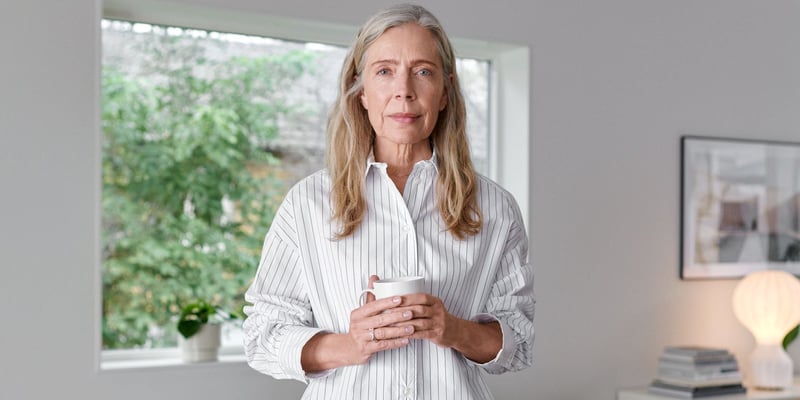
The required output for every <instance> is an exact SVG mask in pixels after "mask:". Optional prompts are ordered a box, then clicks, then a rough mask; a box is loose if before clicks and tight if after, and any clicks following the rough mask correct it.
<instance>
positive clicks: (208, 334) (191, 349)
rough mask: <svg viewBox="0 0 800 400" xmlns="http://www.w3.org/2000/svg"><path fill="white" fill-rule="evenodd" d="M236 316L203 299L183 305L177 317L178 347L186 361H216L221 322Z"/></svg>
mask: <svg viewBox="0 0 800 400" xmlns="http://www.w3.org/2000/svg"><path fill="white" fill-rule="evenodd" d="M235 318H236V317H235V316H234V315H232V314H230V313H228V312H226V311H224V310H222V309H220V308H219V307H215V306H212V305H211V304H209V303H208V302H207V301H205V300H198V301H195V302H193V303H191V304H188V305H186V306H184V307H183V308H182V309H181V315H180V317H179V318H178V332H179V334H178V347H179V348H180V349H181V358H182V359H183V361H184V362H187V363H196V362H209V361H216V360H217V357H218V352H219V347H220V335H221V326H222V322H223V321H225V320H230V319H235Z"/></svg>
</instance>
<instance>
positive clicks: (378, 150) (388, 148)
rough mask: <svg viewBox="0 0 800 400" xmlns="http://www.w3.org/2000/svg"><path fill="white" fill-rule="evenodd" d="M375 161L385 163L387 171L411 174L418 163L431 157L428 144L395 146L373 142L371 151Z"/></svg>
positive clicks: (395, 144)
mask: <svg viewBox="0 0 800 400" xmlns="http://www.w3.org/2000/svg"><path fill="white" fill-rule="evenodd" d="M372 153H373V155H374V156H375V161H377V162H382V163H386V165H387V167H388V168H387V169H388V170H389V171H393V170H394V171H407V172H408V173H410V172H411V169H412V168H414V164H416V163H417V162H418V161H422V160H428V159H430V158H431V156H432V155H433V150H432V149H431V145H430V143H429V142H428V141H427V140H425V141H423V142H421V143H413V144H397V143H380V142H378V141H375V146H374V147H373V149H372Z"/></svg>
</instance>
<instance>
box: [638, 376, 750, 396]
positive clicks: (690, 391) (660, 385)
mask: <svg viewBox="0 0 800 400" xmlns="http://www.w3.org/2000/svg"><path fill="white" fill-rule="evenodd" d="M647 390H648V391H649V392H650V393H654V394H663V395H666V396H672V397H680V398H684V399H698V398H703V397H713V396H721V395H725V394H736V393H746V392H747V390H746V389H745V388H744V386H742V384H741V383H737V384H730V385H717V386H703V387H693V386H680V385H673V384H671V383H667V382H664V381H661V380H659V379H656V380H654V381H653V382H652V383H651V384H650V386H649V387H648V388H647Z"/></svg>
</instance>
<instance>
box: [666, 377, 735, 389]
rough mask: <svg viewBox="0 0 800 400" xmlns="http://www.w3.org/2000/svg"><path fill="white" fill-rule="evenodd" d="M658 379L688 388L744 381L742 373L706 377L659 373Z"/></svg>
mask: <svg viewBox="0 0 800 400" xmlns="http://www.w3.org/2000/svg"><path fill="white" fill-rule="evenodd" d="M658 380H659V381H661V382H664V383H668V384H670V385H675V386H682V387H687V388H701V387H709V386H726V385H737V384H741V383H742V377H741V375H737V376H732V377H728V378H704V379H687V378H676V377H671V376H664V375H658Z"/></svg>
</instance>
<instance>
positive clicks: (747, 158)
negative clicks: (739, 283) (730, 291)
mask: <svg viewBox="0 0 800 400" xmlns="http://www.w3.org/2000/svg"><path fill="white" fill-rule="evenodd" d="M680 243H681V266H680V277H681V279H686V280H691V279H725V278H730V279H733V278H740V277H743V276H745V275H746V274H747V273H749V272H752V271H758V270H765V269H780V270H784V271H787V272H790V273H792V274H795V275H800V143H792V142H778V141H761V140H748V139H726V138H718V137H704V136H688V135H687V136H682V137H681V241H680Z"/></svg>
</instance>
